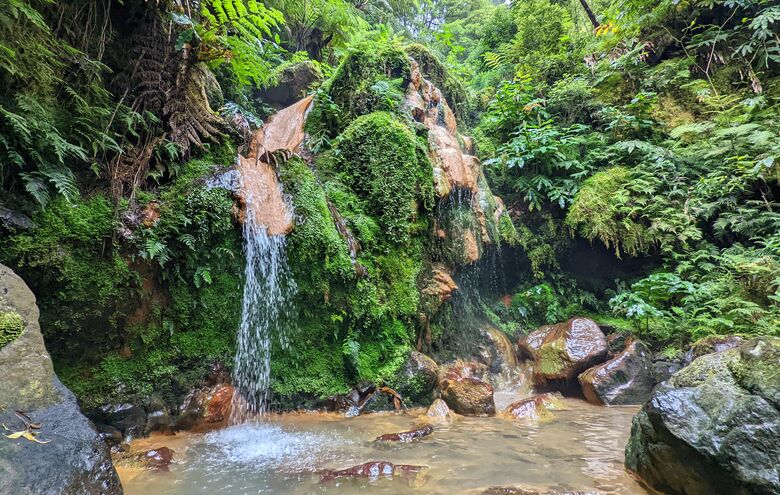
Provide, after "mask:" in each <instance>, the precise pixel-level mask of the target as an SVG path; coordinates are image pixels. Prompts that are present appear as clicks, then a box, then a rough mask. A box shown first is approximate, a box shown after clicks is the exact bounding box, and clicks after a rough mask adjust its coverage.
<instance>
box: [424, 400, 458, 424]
mask: <svg viewBox="0 0 780 495" xmlns="http://www.w3.org/2000/svg"><path fill="white" fill-rule="evenodd" d="M425 417H426V418H427V419H428V420H430V421H431V422H433V423H438V424H449V423H452V421H453V419H454V418H453V416H452V411H450V408H449V407H447V403H446V402H444V401H443V400H441V399H436V400H435V401H433V404H431V405H430V406H429V407H428V409H427V410H426V411H425Z"/></svg>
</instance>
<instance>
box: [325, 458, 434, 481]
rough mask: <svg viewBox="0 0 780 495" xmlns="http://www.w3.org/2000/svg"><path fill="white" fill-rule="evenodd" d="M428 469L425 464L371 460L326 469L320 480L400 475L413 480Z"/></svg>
mask: <svg viewBox="0 0 780 495" xmlns="http://www.w3.org/2000/svg"><path fill="white" fill-rule="evenodd" d="M427 469H428V467H427V466H413V465H409V464H393V463H392V462H388V461H371V462H365V463H363V464H358V465H357V466H352V467H350V468H347V469H337V470H328V471H323V472H322V473H321V476H322V477H321V479H320V482H323V483H324V482H328V481H332V480H335V479H337V478H370V479H377V478H391V479H392V478H393V477H400V478H403V479H406V480H407V481H413V480H414V479H415V478H417V477H418V476H419V475H420V474H421V473H423V472H425V471H426V470H427Z"/></svg>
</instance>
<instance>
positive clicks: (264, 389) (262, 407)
mask: <svg viewBox="0 0 780 495" xmlns="http://www.w3.org/2000/svg"><path fill="white" fill-rule="evenodd" d="M277 187H280V186H277ZM246 190H248V189H246ZM245 199H246V218H245V220H244V253H245V255H246V267H245V269H244V278H245V281H244V296H243V302H242V308H241V324H240V326H239V329H238V337H237V349H236V356H235V360H234V371H233V386H234V387H235V389H236V393H235V394H234V395H233V404H232V410H231V414H230V422H231V424H239V423H244V422H246V421H248V420H251V419H253V418H257V417H258V415H260V414H262V413H263V412H265V411H266V410H267V406H268V389H269V385H270V379H271V345H272V339H274V338H275V339H277V340H278V342H279V344H280V345H281V346H282V347H286V346H287V332H286V327H287V324H288V322H289V321H290V316H291V312H292V309H293V306H292V297H293V295H294V294H295V292H296V285H295V281H294V280H293V278H292V275H291V273H290V267H289V266H288V264H287V256H286V252H285V245H286V238H285V236H284V235H281V234H277V235H271V234H269V232H268V228H267V227H266V226H264V225H261V224H259V223H258V221H257V218H258V215H257V212H256V211H255V210H256V209H257V208H260V207H262V204H258V203H257V201H255V198H254V197H253V195H252V194H248V195H247V197H246V198H245Z"/></svg>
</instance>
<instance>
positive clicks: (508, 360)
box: [479, 324, 517, 374]
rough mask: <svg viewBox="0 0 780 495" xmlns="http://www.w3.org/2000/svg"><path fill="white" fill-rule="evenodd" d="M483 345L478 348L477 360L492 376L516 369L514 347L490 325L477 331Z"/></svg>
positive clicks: (500, 332) (503, 334) (502, 334)
mask: <svg viewBox="0 0 780 495" xmlns="http://www.w3.org/2000/svg"><path fill="white" fill-rule="evenodd" d="M479 334H480V337H481V338H482V341H483V343H482V344H481V345H480V347H479V360H480V361H481V362H482V363H484V364H485V365H486V366H487V367H488V371H489V372H490V373H493V374H500V373H502V372H504V371H508V370H512V369H514V368H516V367H517V353H516V352H515V347H514V345H513V344H512V342H511V341H510V340H509V337H507V336H506V334H505V333H504V332H502V331H501V330H499V329H498V328H495V327H494V326H492V325H488V324H486V325H483V326H482V327H481V328H480V329H479Z"/></svg>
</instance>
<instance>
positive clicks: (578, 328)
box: [518, 318, 607, 385]
mask: <svg viewBox="0 0 780 495" xmlns="http://www.w3.org/2000/svg"><path fill="white" fill-rule="evenodd" d="M518 348H519V354H520V356H521V357H524V358H526V359H531V360H533V364H534V366H533V375H534V382H535V383H536V384H538V385H543V384H546V383H548V382H551V381H558V382H568V381H571V380H574V379H575V378H577V375H579V374H580V373H582V372H583V371H585V370H586V369H588V368H590V367H591V366H594V365H596V364H599V363H601V362H603V361H604V360H605V359H606V357H607V339H606V337H605V336H604V333H603V332H602V331H601V329H600V328H599V326H598V325H596V323H595V322H594V321H593V320H590V319H588V318H572V319H570V320H569V321H565V322H563V323H557V324H555V325H546V326H543V327H540V328H538V329H536V330H534V331H533V332H531V333H529V334H528V335H526V336H525V337H523V338H521V339H520V340H519V342H518Z"/></svg>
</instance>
